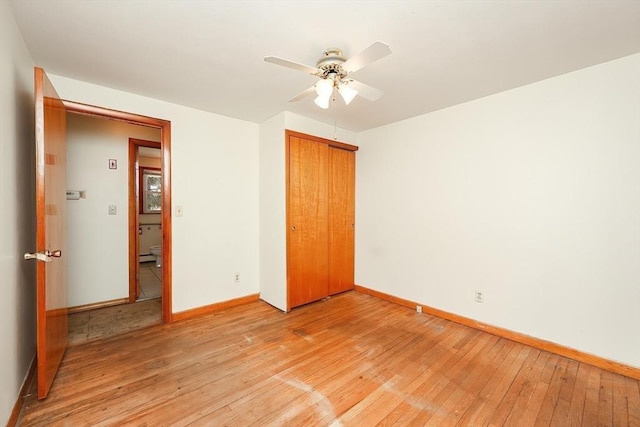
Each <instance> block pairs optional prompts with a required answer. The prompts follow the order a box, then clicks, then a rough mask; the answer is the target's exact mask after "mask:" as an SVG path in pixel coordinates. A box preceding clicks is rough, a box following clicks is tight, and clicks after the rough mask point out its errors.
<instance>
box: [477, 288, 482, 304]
mask: <svg viewBox="0 0 640 427" xmlns="http://www.w3.org/2000/svg"><path fill="white" fill-rule="evenodd" d="M476 302H484V292H482V291H479V290H477V289H476Z"/></svg>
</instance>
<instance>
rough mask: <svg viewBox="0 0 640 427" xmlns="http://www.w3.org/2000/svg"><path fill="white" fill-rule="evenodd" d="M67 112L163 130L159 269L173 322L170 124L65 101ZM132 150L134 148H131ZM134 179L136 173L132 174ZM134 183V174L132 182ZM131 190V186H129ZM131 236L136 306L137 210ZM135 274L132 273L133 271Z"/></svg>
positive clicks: (166, 317) (165, 317) (165, 315)
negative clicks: (160, 261)
mask: <svg viewBox="0 0 640 427" xmlns="http://www.w3.org/2000/svg"><path fill="white" fill-rule="evenodd" d="M63 103H64V106H65V107H66V109H67V112H70V113H77V114H83V115H88V116H93V117H96V118H103V119H109V120H116V121H122V122H127V123H130V124H134V125H140V126H146V127H151V128H156V129H159V130H160V143H159V149H160V165H161V170H162V174H161V186H162V198H161V202H160V204H161V208H160V223H161V227H162V235H161V236H162V237H161V249H160V254H161V257H162V264H161V267H159V269H160V277H161V304H162V322H163V323H170V322H172V282H171V266H172V263H171V259H172V257H171V253H172V245H171V242H172V236H171V122H170V121H167V120H163V119H157V118H153V117H147V116H142V115H138V114H133V113H127V112H122V111H117V110H111V109H107V108H103V107H97V106H92V105H87V104H82V103H77V102H73V101H66V100H65V101H63ZM130 149H131V148H130ZM133 175H134V176H135V173H134V174H133ZM129 179H131V172H130V178H129ZM129 188H131V182H130V183H129ZM131 197H132V195H131V191H130V194H129V205H130V206H131V204H132V200H131ZM136 199H137V198H136V197H135V195H134V197H133V205H134V206H135V203H136ZM128 211H129V215H128V224H129V225H128V236H129V255H128V259H129V289H130V291H129V302H135V299H136V298H135V297H136V295H135V290H136V288H137V286H136V285H135V282H137V274H136V271H137V270H138V268H139V267H138V264H139V251H138V247H137V244H136V242H137V236H138V232H139V230H138V227H139V218H138V217H137V215H136V211H135V209H128ZM132 269H133V270H134V271H133V272H132V271H131V270H132ZM132 280H133V281H134V287H133V299H132V292H131V289H132V288H131V281H132Z"/></svg>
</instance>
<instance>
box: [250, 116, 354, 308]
mask: <svg viewBox="0 0 640 427" xmlns="http://www.w3.org/2000/svg"><path fill="white" fill-rule="evenodd" d="M285 129H288V130H293V131H296V132H302V133H306V134H308V135H314V136H318V137H321V138H326V139H333V138H334V134H336V133H337V137H338V141H340V142H346V143H350V144H353V143H355V141H356V138H357V134H356V133H354V132H350V131H347V130H345V129H340V128H338V129H337V132H336V130H335V129H334V126H332V125H328V124H326V123H321V122H318V121H315V120H312V119H309V118H306V117H303V116H300V115H298V114H295V113H291V112H288V111H285V112H283V113H280V114H278V115H276V116H274V117H272V118H270V119H269V120H266V121H264V122H263V123H261V124H260V298H262V299H263V300H264V301H266V302H268V303H269V304H271V305H273V306H275V307H277V308H279V309H280V310H283V311H284V310H286V309H287V254H286V246H287V242H286V237H287V233H286V220H287V218H286V194H285V188H286V182H285V177H286V164H285V139H284V134H285Z"/></svg>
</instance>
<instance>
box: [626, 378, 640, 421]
mask: <svg viewBox="0 0 640 427" xmlns="http://www.w3.org/2000/svg"><path fill="white" fill-rule="evenodd" d="M624 382H625V390H626V392H625V394H626V396H627V409H628V411H629V425H630V426H640V382H639V381H636V380H633V379H631V378H627V377H625V378H624Z"/></svg>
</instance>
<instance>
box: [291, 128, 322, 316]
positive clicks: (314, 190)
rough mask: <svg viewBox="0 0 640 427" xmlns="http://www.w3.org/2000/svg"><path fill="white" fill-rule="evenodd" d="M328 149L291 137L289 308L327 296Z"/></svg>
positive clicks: (312, 142)
mask: <svg viewBox="0 0 640 427" xmlns="http://www.w3.org/2000/svg"><path fill="white" fill-rule="evenodd" d="M328 149H329V148H328V146H327V145H326V144H318V143H316V142H314V141H310V140H305V139H303V138H298V137H294V136H290V138H289V197H288V209H287V283H288V292H287V294H288V298H289V301H288V302H289V308H290V309H291V308H293V307H297V306H299V305H303V304H306V303H309V302H312V301H316V300H319V299H322V298H325V297H326V296H327V295H328V288H327V280H328V277H327V276H328V265H327V263H328V256H327V250H328V233H327V228H328V225H327V224H328V200H327V199H328V197H327V196H328V189H327V186H328V185H327V172H328V170H327V167H328Z"/></svg>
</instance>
